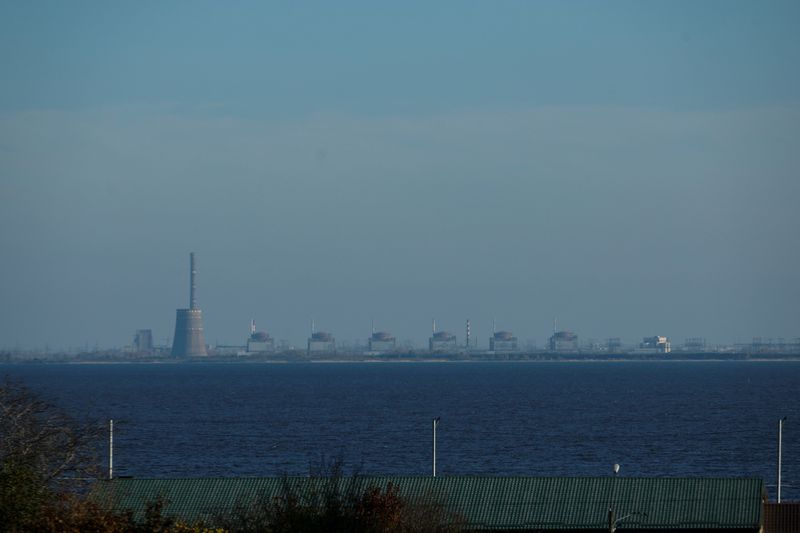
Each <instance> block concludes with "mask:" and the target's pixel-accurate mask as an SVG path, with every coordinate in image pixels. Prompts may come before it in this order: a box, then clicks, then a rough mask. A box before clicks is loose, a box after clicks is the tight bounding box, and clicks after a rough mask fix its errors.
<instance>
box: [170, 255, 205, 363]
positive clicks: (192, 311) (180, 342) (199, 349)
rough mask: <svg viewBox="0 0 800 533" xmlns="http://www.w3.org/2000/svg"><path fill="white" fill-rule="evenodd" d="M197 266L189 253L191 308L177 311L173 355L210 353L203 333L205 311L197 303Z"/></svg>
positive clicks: (184, 355)
mask: <svg viewBox="0 0 800 533" xmlns="http://www.w3.org/2000/svg"><path fill="white" fill-rule="evenodd" d="M196 276H197V268H196V264H195V261H194V253H191V254H189V309H178V310H177V311H176V312H175V337H174V338H173V341H172V355H173V357H192V356H202V355H208V352H207V351H206V341H205V336H204V335H203V312H202V311H201V310H200V307H199V306H198V305H197V288H196V284H195V281H196V280H195V278H196Z"/></svg>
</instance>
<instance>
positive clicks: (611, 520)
mask: <svg viewBox="0 0 800 533" xmlns="http://www.w3.org/2000/svg"><path fill="white" fill-rule="evenodd" d="M617 474H619V465H618V464H616V463H614V477H612V478H611V496H610V497H609V498H608V533H614V532H615V531H616V530H617V516H616V512H615V511H614V489H615V488H616V486H617Z"/></svg>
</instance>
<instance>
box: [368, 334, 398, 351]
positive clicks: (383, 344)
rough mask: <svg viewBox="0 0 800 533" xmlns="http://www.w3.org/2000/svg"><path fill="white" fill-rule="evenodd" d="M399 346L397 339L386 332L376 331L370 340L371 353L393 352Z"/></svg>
mask: <svg viewBox="0 0 800 533" xmlns="http://www.w3.org/2000/svg"><path fill="white" fill-rule="evenodd" d="M396 346H397V339H395V338H394V337H393V336H392V335H391V333H388V332H386V331H375V332H373V333H372V335H371V336H370V338H369V351H370V352H391V351H394V349H395V348H396Z"/></svg>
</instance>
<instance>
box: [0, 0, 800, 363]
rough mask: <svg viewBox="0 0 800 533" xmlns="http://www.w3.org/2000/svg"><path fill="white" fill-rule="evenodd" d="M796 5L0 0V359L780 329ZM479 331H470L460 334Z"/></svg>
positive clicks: (793, 211) (793, 190) (797, 138)
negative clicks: (189, 311) (192, 336)
mask: <svg viewBox="0 0 800 533" xmlns="http://www.w3.org/2000/svg"><path fill="white" fill-rule="evenodd" d="M798 23H800V3H798V2H796V1H791V0H789V1H771V2H768V3H756V2H738V1H717V2H714V1H708V2H692V1H673V2H648V3H641V2H615V3H613V4H605V3H595V2H569V3H565V2H561V1H551V2H548V1H541V2H514V1H512V2H504V3H502V4H501V5H497V4H496V3H493V2H448V1H445V2H436V3H431V2H420V1H409V2H403V3H402V4H396V5H386V4H377V3H372V2H335V3H328V4H324V3H314V4H302V5H298V4H296V3H285V4H284V3H264V2H237V3H236V4H235V5H230V4H228V3H219V2H204V1H198V2H191V3H182V2H174V3H169V4H164V3H160V2H135V3H129V4H122V5H120V4H117V3H113V4H111V3H107V2H94V1H88V0H87V1H82V2H3V3H2V4H1V5H0V64H2V65H3V71H2V73H1V74H0V250H2V261H0V349H4V348H5V349H13V348H15V347H19V348H22V349H25V348H35V349H44V348H45V347H49V348H50V349H51V350H57V349H60V348H68V347H73V348H76V347H85V346H87V345H88V346H90V347H92V346H94V345H95V343H97V344H98V345H99V346H100V347H109V346H123V345H126V344H128V343H130V340H131V338H132V336H133V333H134V331H135V330H137V329H152V330H153V332H154V334H155V337H156V339H157V341H158V342H159V343H165V340H166V338H167V337H169V336H171V335H172V332H173V327H174V319H175V314H174V310H175V309H176V308H183V307H186V305H187V299H188V295H187V292H188V288H187V283H186V276H187V273H186V257H187V254H188V253H189V252H190V251H194V252H196V253H197V254H198V262H199V303H200V306H201V307H202V308H203V311H204V318H205V328H206V339H207V340H208V342H210V343H211V344H215V343H217V342H219V343H221V344H235V343H241V342H242V341H243V340H244V338H245V337H246V336H247V334H248V326H249V323H250V320H251V319H255V320H256V323H257V324H258V326H259V328H260V329H264V330H266V331H268V332H269V333H270V334H272V335H273V336H274V337H275V338H276V339H278V340H281V339H286V340H288V341H289V342H290V343H292V344H294V345H298V346H302V345H303V343H304V339H305V338H306V336H307V334H308V325H309V323H310V321H311V318H314V319H316V323H317V326H318V328H319V329H321V330H324V331H330V332H332V333H333V334H334V335H335V336H336V338H337V339H338V340H348V339H349V340H354V339H365V338H366V336H367V335H368V334H369V324H370V320H371V319H372V318H374V319H375V320H376V325H377V327H378V328H380V329H381V330H387V331H390V332H391V333H393V334H394V335H395V336H396V337H397V338H398V340H405V339H409V340H412V341H414V342H416V343H417V344H424V342H425V339H426V337H427V334H428V332H429V331H430V328H429V325H430V319H431V318H433V317H436V318H437V319H438V323H439V325H440V327H441V328H442V329H444V330H448V331H451V332H454V333H456V334H458V335H459V340H463V339H462V338H461V332H462V331H463V324H464V320H465V319H466V318H470V319H471V320H472V327H473V332H474V335H476V336H477V337H478V338H479V339H483V340H485V339H486V338H487V337H488V335H489V334H490V331H491V320H492V318H496V319H497V324H498V328H500V329H504V330H511V331H513V332H514V333H515V334H516V335H517V336H518V337H519V338H520V340H521V342H523V343H524V342H525V341H527V340H528V339H533V340H535V341H536V342H537V344H538V345H539V346H542V345H544V344H545V341H546V338H547V336H548V335H549V334H550V330H551V324H552V318H553V316H556V317H558V318H559V324H560V325H561V327H563V328H564V329H568V330H572V331H576V332H577V333H578V334H579V335H580V337H581V339H590V338H594V339H597V340H604V339H606V338H608V337H622V338H623V341H624V342H627V343H636V342H638V341H639V340H640V339H641V338H642V337H644V336H650V335H667V336H669V337H671V338H672V339H673V341H674V342H676V343H679V342H682V341H683V340H684V339H685V338H688V337H703V338H706V339H707V340H708V342H709V343H710V344H714V343H721V342H722V343H733V342H737V341H738V342H748V341H750V339H751V338H752V337H754V336H759V337H763V338H764V339H768V338H772V339H776V340H777V339H778V338H786V339H791V338H794V337H798V336H800V331H799V330H798V316H799V311H798V306H797V302H798V301H800V231H798V228H800V210H799V209H797V206H798V205H799V204H800V180H798V170H800V69H797V68H796V65H797V64H800V33H799V32H798V31H797V27H798ZM484 344H485V342H484Z"/></svg>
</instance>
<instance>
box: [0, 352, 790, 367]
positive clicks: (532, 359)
mask: <svg viewBox="0 0 800 533" xmlns="http://www.w3.org/2000/svg"><path fill="white" fill-rule="evenodd" d="M15 355H16V354H15ZM596 355H597V354H586V355H585V356H577V357H576V356H569V355H564V356H558V355H555V354H543V355H537V356H527V357H519V356H518V357H514V358H511V357H509V358H491V357H480V356H476V357H470V358H464V357H463V356H459V355H452V356H441V357H423V356H418V357H414V356H410V357H408V356H407V357H401V356H386V357H359V356H357V355H352V356H347V355H345V356H339V357H337V356H335V355H334V356H331V357H330V358H314V359H312V358H305V357H284V356H255V357H252V356H251V357H244V356H239V357H215V356H208V357H190V358H180V359H178V358H171V357H163V358H153V357H122V356H119V355H116V354H115V355H98V356H66V355H52V356H45V357H25V356H14V355H11V356H7V357H6V358H5V359H0V366H3V365H9V366H10V365H20V364H41V365H51V364H69V365H115V364H136V365H164V364H167V365H184V364H272V365H281V364H314V365H318V364H414V363H417V364H420V363H422V364H441V363H448V364H452V363H463V364H474V363H571V364H574V363H593V364H598V363H730V362H748V363H777V362H800V354H781V355H777V354H770V356H769V357H767V356H757V355H753V354H739V353H737V354H727V355H726V356H720V354H691V355H689V356H686V355H684V354H681V356H676V357H669V356H661V357H652V356H651V357H635V356H630V357H625V356H621V357H620V356H617V357H609V356H602V355H601V356H600V357H597V356H596Z"/></svg>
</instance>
